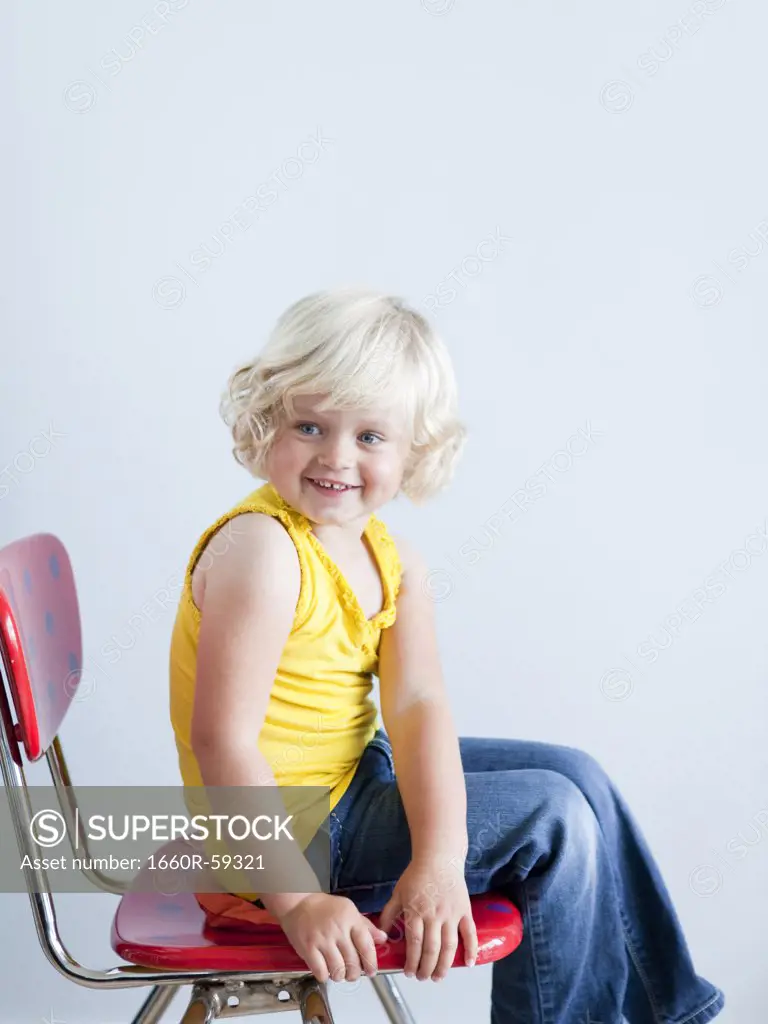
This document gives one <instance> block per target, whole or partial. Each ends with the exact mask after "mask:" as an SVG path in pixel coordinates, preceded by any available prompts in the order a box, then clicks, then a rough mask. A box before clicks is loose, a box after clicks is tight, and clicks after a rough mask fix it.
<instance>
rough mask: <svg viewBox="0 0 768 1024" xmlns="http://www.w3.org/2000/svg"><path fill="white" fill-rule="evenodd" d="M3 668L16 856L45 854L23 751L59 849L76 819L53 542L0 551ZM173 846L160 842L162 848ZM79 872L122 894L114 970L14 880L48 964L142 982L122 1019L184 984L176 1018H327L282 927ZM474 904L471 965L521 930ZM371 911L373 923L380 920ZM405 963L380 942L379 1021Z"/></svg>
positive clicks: (60, 591) (71, 599) (69, 579)
mask: <svg viewBox="0 0 768 1024" xmlns="http://www.w3.org/2000/svg"><path fill="white" fill-rule="evenodd" d="M0 667H1V668H2V678H1V679H0V766H2V773H3V780H4V783H5V786H6V792H7V799H8V803H9V808H10V812H11V817H12V820H13V824H14V830H15V832H16V840H17V845H18V848H19V854H20V862H21V858H23V857H25V856H29V857H30V858H32V859H34V858H35V857H40V856H43V855H46V854H50V851H46V850H42V851H41V850H39V849H38V847H37V845H36V843H35V842H34V840H33V839H32V834H31V824H32V822H31V819H32V807H31V802H30V794H29V791H28V788H27V781H26V778H25V774H24V757H26V759H27V760H28V761H30V762H32V761H37V760H39V759H40V758H42V757H43V756H45V758H46V759H47V762H48V766H49V769H50V772H51V778H52V780H53V785H54V787H55V792H56V796H57V799H58V805H59V811H60V813H61V815H62V816H63V820H64V822H65V823H66V825H67V834H68V836H69V837H70V843H71V842H72V839H71V837H72V836H73V835H75V834H76V829H77V823H78V821H79V808H78V805H77V798H76V793H75V790H74V789H73V788H72V783H71V781H70V777H69V773H68V771H67V765H66V762H65V760H64V754H63V751H62V747H61V743H60V740H59V738H58V735H57V734H58V731H59V729H60V727H61V723H62V721H63V720H64V716H65V715H66V713H67V710H68V709H69V705H70V703H71V701H72V698H73V697H74V695H75V693H76V692H77V687H78V684H79V681H80V675H81V672H82V644H81V633H80V614H79V610H78V601H77V591H76V587H75V580H74V576H73V573H72V567H71V564H70V560H69V557H68V555H67V552H66V550H65V548H64V546H63V544H62V543H61V542H60V541H59V540H58V539H57V538H56V537H54V536H52V535H51V534H46V533H38V534H34V535H33V536H30V537H25V538H23V539H22V540H18V541H15V542H14V543H12V544H9V545H8V546H6V547H5V548H3V549H1V550H0ZM77 835H78V836H79V837H80V846H79V850H78V853H79V855H81V856H83V857H87V856H88V855H89V851H88V847H87V840H86V839H85V836H84V835H83V832H82V829H80V830H79V831H77ZM173 847H174V844H173V843H170V844H167V850H168V852H172V849H173ZM163 850H166V847H164V848H163ZM143 870H146V869H143ZM83 874H84V875H85V877H86V878H87V879H88V881H89V882H90V883H92V884H93V885H94V886H96V887H98V888H99V889H100V890H102V891H104V892H111V893H118V894H120V895H121V897H122V898H121V900H120V904H119V906H118V909H117V912H116V914H115V918H114V921H113V924H112V936H111V941H112V948H113V949H114V950H115V952H116V953H117V954H118V955H119V956H120V957H122V959H123V961H124V962H123V963H121V964H118V965H117V966H115V967H110V968H108V969H106V970H103V969H102V970H96V969H92V968H88V967H84V966H81V965H80V964H79V963H77V961H76V960H74V959H73V957H72V956H71V955H70V954H69V953H68V951H67V949H66V947H65V946H64V944H63V942H62V940H61V938H60V936H59V931H58V927H57V922H56V913H55V906H54V899H53V895H52V893H51V890H50V885H49V881H48V874H47V872H46V871H44V870H41V869H38V868H35V867H34V866H33V867H25V868H24V879H25V885H26V888H27V892H28V894H29V898H30V902H31V905H32V914H33V917H34V921H35V926H36V929H37V935H38V939H39V940H40V944H41V946H42V948H43V952H44V953H45V955H46V956H47V958H48V960H49V961H50V962H51V963H52V964H53V966H54V967H55V968H56V969H57V970H58V971H59V972H60V973H61V974H63V975H64V977H66V978H69V979H70V980H71V981H73V982H75V983H76V984H78V985H83V986H85V987H87V988H95V989H107V988H126V987H132V988H145V987H150V988H151V991H150V992H149V995H148V996H147V997H146V999H145V1001H144V1003H143V1005H142V1006H141V1008H140V1010H139V1012H138V1014H137V1015H136V1016H135V1017H134V1018H133V1024H156V1022H157V1021H159V1020H160V1018H161V1016H162V1015H163V1012H164V1011H165V1010H166V1009H167V1007H168V1005H169V1004H170V1002H171V1000H172V999H173V998H174V996H175V995H176V991H177V989H178V988H179V987H180V986H183V985H191V986H192V993H191V999H190V1002H189V1004H188V1007H187V1010H186V1012H185V1014H184V1017H183V1018H182V1024H185V1022H186V1024H208V1022H210V1021H214V1020H218V1019H224V1018H228V1017H236V1016H243V1015H246V1014H258V1013H274V1012H275V1011H277V1010H289V1009H294V1010H298V1011H299V1012H300V1013H301V1015H302V1020H303V1021H304V1022H305V1024H333V1015H332V1013H331V1009H330V1006H329V1003H328V994H327V990H326V986H325V985H323V984H320V983H318V982H317V981H316V980H315V979H314V977H313V976H312V975H311V974H310V973H309V972H308V971H307V967H306V964H305V963H304V961H303V960H302V959H301V958H300V957H299V956H298V955H297V954H296V952H295V951H294V950H293V948H292V947H291V945H290V944H289V942H288V940H287V939H286V938H285V936H284V934H283V932H282V931H281V930H280V928H279V927H276V926H271V927H270V926H265V927H263V928H259V929H258V930H254V932H253V933H245V932H236V931H225V930H213V929H209V928H206V927H205V923H204V915H203V911H202V909H201V908H200V907H199V905H198V903H197V901H196V900H195V897H194V895H193V894H192V893H179V894H177V895H161V894H160V893H158V892H155V891H142V890H141V888H140V887H137V889H133V888H129V886H128V885H126V884H125V883H124V882H122V881H120V880H117V879H114V878H110V877H109V876H107V875H105V874H103V873H101V872H99V871H88V870H85V869H84V870H83ZM472 908H473V914H474V918H475V923H476V925H477V932H478V939H479V952H478V958H477V963H478V964H486V963H490V962H491V961H493V960H499V959H501V958H502V957H505V956H507V955H508V954H509V953H510V952H512V951H513V950H514V949H516V948H517V946H518V945H519V944H520V941H521V939H522V922H521V918H520V914H519V912H518V910H517V908H516V907H515V906H514V905H513V904H512V903H510V902H509V901H508V900H507V899H505V898H504V897H502V896H500V895H497V894H494V893H487V894H485V895H483V896H478V897H473V899H472ZM370 916H371V918H372V919H373V920H374V921H375V920H376V919H377V916H378V915H375V914H372V915H370ZM463 956H464V954H463V948H462V947H461V945H460V946H459V949H458V950H457V953H456V958H455V960H454V964H453V966H454V967H461V966H463ZM404 963H405V940H404V939H403V940H401V941H391V942H389V943H388V944H386V945H385V946H383V947H378V964H379V971H378V974H377V975H376V977H375V978H372V979H371V980H372V983H373V985H374V987H375V990H376V992H377V994H378V996H379V998H380V999H381V1002H382V1004H383V1006H384V1009H385V1011H386V1014H387V1016H388V1018H389V1020H390V1021H392V1022H395V1024H414V1022H413V1017H412V1016H411V1013H410V1011H409V1010H408V1007H407V1006H406V1004H405V1002H404V1001H403V998H402V996H401V995H400V992H399V990H398V988H397V986H396V984H395V981H394V977H393V975H394V974H396V973H397V972H399V971H402V969H403V966H404Z"/></svg>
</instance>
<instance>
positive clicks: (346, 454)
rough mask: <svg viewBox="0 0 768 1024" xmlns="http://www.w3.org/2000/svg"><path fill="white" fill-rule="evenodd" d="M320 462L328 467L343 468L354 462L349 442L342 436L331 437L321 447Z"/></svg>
mask: <svg viewBox="0 0 768 1024" xmlns="http://www.w3.org/2000/svg"><path fill="white" fill-rule="evenodd" d="M320 462H321V463H322V464H323V465H324V466H326V467H327V468H328V469H335V470H343V469H347V468H349V467H351V466H352V465H353V463H354V455H353V450H352V446H351V444H350V442H349V441H348V440H347V439H346V438H343V437H340V438H336V439H331V440H329V441H328V442H327V444H326V445H325V446H324V447H323V451H322V453H321V455H320Z"/></svg>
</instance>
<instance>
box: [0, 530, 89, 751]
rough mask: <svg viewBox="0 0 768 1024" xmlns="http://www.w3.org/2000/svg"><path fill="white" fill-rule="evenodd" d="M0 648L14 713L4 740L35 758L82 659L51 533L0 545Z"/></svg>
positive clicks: (65, 703)
mask: <svg viewBox="0 0 768 1024" xmlns="http://www.w3.org/2000/svg"><path fill="white" fill-rule="evenodd" d="M0 655H2V658H3V664H4V668H5V673H6V676H7V678H8V683H9V687H10V691H11V693H10V697H11V701H12V704H13V710H14V711H15V714H16V722H15V723H8V722H7V721H6V722H5V723H4V724H5V726H6V730H7V729H8V727H9V724H12V726H13V732H12V735H10V736H9V737H8V739H9V743H10V744H11V747H12V748H13V750H14V753H15V755H17V754H18V750H19V745H20V744H21V745H22V746H23V748H24V752H25V753H26V756H27V757H28V758H29V760H30V761H36V760H38V759H39V758H40V757H42V756H43V754H45V752H46V750H47V749H48V748H49V746H50V745H51V743H52V742H53V740H54V738H55V737H56V734H57V732H58V731H59V728H60V727H61V723H62V721H63V720H64V717H65V715H66V713H67V711H68V710H69V706H70V704H71V702H72V698H73V697H74V695H75V693H76V692H77V687H78V684H79V682H80V676H81V672H82V661H83V658H82V636H81V631H80V612H79V608H78V603H77V591H76V588H75V578H74V574H73V572H72V565H71V563H70V560H69V556H68V554H67V552H66V549H65V547H64V545H63V544H62V543H61V541H60V540H59V539H58V538H57V537H54V536H53V534H50V533H36V534H33V535H32V536H30V537H24V538H22V539H21V540H17V541H14V542H13V543H12V544H8V545H7V546H6V547H4V548H2V549H0ZM5 717H6V716H5V715H4V716H3V718H5ZM18 763H21V762H18Z"/></svg>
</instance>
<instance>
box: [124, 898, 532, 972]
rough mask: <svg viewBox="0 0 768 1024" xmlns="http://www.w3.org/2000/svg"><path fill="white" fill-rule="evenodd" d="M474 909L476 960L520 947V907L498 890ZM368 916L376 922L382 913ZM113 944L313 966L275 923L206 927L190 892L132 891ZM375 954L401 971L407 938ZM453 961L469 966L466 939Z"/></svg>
mask: <svg viewBox="0 0 768 1024" xmlns="http://www.w3.org/2000/svg"><path fill="white" fill-rule="evenodd" d="M472 913H473V916H474V919H475V925H476V927H477V937H478V957H477V963H478V964H485V963H490V962H491V961H493V960H500V959H501V958H502V957H505V956H507V954H508V953H511V952H512V951H513V950H514V949H516V948H517V946H519V945H520V941H521V939H522V931H523V930H522V920H521V917H520V912H519V911H518V910H517V908H516V907H515V906H514V904H512V903H510V902H509V900H507V899H506V898H505V897H503V896H500V895H498V894H496V893H485V894H483V895H482V896H473V897H472ZM366 916H367V917H370V918H371V920H372V921H373V922H374V923H376V922H377V921H378V914H367V915H366ZM112 948H113V949H114V950H115V952H116V953H117V954H118V955H119V956H121V957H123V959H125V960H128V961H130V962H131V963H134V964H139V965H141V966H144V967H165V968H171V969H173V970H190V971H194V970H198V971H199V970H223V971H265V972H270V973H279V972H280V971H305V970H307V965H306V964H305V963H304V961H303V960H302V959H301V957H300V956H299V955H298V954H297V953H296V952H295V951H294V949H293V947H292V946H291V944H290V943H289V942H288V939H287V938H286V937H285V934H284V933H283V931H282V930H281V929H280V928H277V927H275V926H274V925H272V926H270V925H265V926H263V927H260V928H258V929H254V930H253V932H252V933H248V932H245V931H235V930H234V929H224V928H215V929H214V928H209V927H206V924H205V913H204V911H203V909H202V907H201V906H200V905H199V903H198V902H197V900H196V899H195V897H194V895H193V894H192V893H178V894H177V895H175V896H164V895H161V894H160V893H157V892H129V893H127V894H126V895H125V896H123V898H122V899H121V901H120V905H119V906H118V909H117V913H116V914H115V919H114V921H113V923H112ZM377 958H378V966H379V969H380V970H387V969H393V968H394V969H402V968H403V967H404V965H405V939H404V938H403V939H400V940H398V941H390V942H388V943H386V945H382V946H378V947H377ZM453 966H454V967H463V966H464V949H463V946H462V944H461V942H460V943H459V948H458V950H457V951H456V958H455V959H454V963H453Z"/></svg>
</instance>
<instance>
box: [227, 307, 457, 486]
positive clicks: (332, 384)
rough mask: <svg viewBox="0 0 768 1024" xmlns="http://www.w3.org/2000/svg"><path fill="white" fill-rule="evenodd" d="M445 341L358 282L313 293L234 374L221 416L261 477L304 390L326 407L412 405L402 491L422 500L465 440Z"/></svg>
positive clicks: (241, 455) (448, 472)
mask: <svg viewBox="0 0 768 1024" xmlns="http://www.w3.org/2000/svg"><path fill="white" fill-rule="evenodd" d="M456 390H457V389H456V379H455V376H454V371H453V366H452V364H451V360H450V357H449V355H448V352H447V349H446V347H445V345H444V343H443V341H442V340H441V339H440V338H439V337H438V335H437V334H436V333H435V331H434V330H433V329H432V327H431V326H430V324H429V322H428V321H427V320H426V319H425V317H423V316H422V315H421V314H420V313H418V312H416V310H414V309H411V308H410V307H409V306H407V305H406V303H405V302H404V301H403V300H402V299H400V298H398V297H396V296H392V295H386V294H383V293H380V292H376V291H372V290H369V289H366V288H360V287H345V288H337V289H332V290H328V291H322V292H316V293H314V294H312V295H307V296H305V297H304V298H302V299H299V300H298V302H295V303H294V304H293V305H292V306H290V307H289V308H288V309H287V310H286V311H285V312H284V313H283V314H282V315H281V316H280V317H279V319H278V320H277V323H276V324H275V326H274V328H273V329H272V332H271V334H270V336H269V339H268V341H267V344H266V345H265V347H264V349H263V350H262V351H261V352H260V353H259V355H258V356H257V357H256V358H255V359H253V360H251V361H249V362H247V363H245V364H243V365H241V366H238V368H237V369H235V370H234V372H233V373H232V375H231V376H230V378H229V382H228V385H227V390H226V391H225V392H224V394H223V396H222V399H221V404H220V412H221V416H222V418H223V419H224V422H225V423H226V424H227V426H228V427H229V428H230V430H231V432H232V438H233V440H234V443H235V444H234V448H233V449H232V454H233V455H234V457H235V459H236V460H237V461H238V462H239V463H240V464H241V465H243V466H245V468H246V469H247V470H248V471H249V472H250V473H251V474H252V475H253V476H255V477H260V478H262V479H266V478H267V477H266V474H265V472H264V465H265V459H266V456H267V454H268V452H269V450H270V447H271V445H272V444H273V442H274V440H275V438H276V436H277V433H278V429H279V425H280V423H281V419H282V417H284V415H285V414H286V413H287V414H288V415H292V414H293V411H292V403H293V400H294V399H295V398H296V397H298V396H299V395H314V396H317V395H321V396H323V403H322V408H326V409H327V408H335V409H351V408H372V407H375V406H376V405H377V404H378V405H380V406H384V407H390V406H393V405H394V406H400V407H401V408H402V407H403V406H405V411H406V412H407V414H408V417H409V422H410V423H411V424H412V432H411V448H410V452H409V454H408V458H407V460H406V465H405V469H404V472H403V479H402V482H401V486H400V490H401V491H402V492H403V493H404V494H405V495H406V496H407V497H408V498H410V499H411V501H413V502H414V503H415V504H421V503H422V502H423V501H425V500H427V499H428V498H430V497H432V496H433V495H434V494H436V493H438V492H439V491H441V490H442V489H443V488H445V487H446V486H447V484H448V483H449V482H450V480H451V478H452V476H453V473H454V469H455V466H456V463H457V461H458V458H459V455H460V454H461V451H462V449H463V447H464V444H465V442H466V428H465V427H464V425H463V423H461V422H460V421H459V419H458V417H457V412H456V406H457V394H456Z"/></svg>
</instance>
